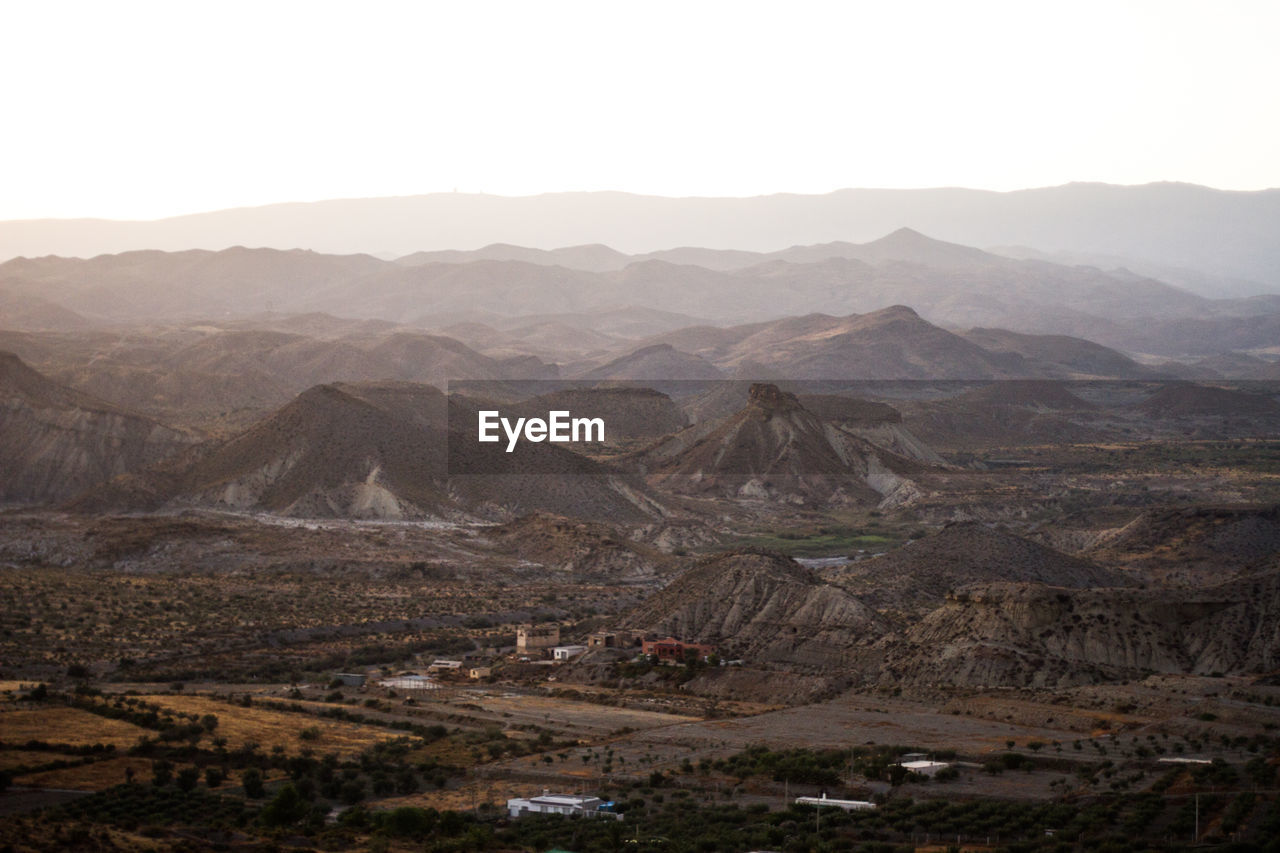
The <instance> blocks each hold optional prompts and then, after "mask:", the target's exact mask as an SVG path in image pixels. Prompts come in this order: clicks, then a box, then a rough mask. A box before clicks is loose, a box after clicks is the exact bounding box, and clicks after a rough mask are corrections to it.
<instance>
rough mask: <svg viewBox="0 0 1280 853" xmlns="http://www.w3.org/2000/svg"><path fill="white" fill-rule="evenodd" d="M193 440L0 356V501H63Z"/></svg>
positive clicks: (14, 358)
mask: <svg viewBox="0 0 1280 853" xmlns="http://www.w3.org/2000/svg"><path fill="white" fill-rule="evenodd" d="M194 441H195V437H194V436H192V435H189V434H187V433H184V432H181V431H179V430H176V429H172V428H170V427H167V426H165V425H163V424H161V423H159V422H157V421H155V420H152V419H151V418H147V417H145V416H143V415H140V414H138V413H136V412H131V411H128V410H126V409H123V408H120V407H118V406H115V405H113V404H111V403H107V402H105V401H103V400H99V399H97V398H94V397H91V396H89V395H88V394H84V393H81V392H79V391H73V390H72V389H70V388H67V387H65V386H62V385H59V384H57V383H55V382H53V381H51V380H49V379H48V378H46V377H45V376H43V375H41V374H40V373H38V372H36V371H35V370H33V369H31V368H30V367H28V366H27V365H26V364H24V363H23V362H22V360H21V359H19V358H18V357H17V356H15V355H13V354H12V353H7V352H0V471H3V472H4V475H3V477H0V502H5V503H9V502H13V503H48V502H52V501H61V500H65V499H67V498H70V497H72V496H73V495H76V494H78V493H79V492H81V491H84V490H85V489H89V488H93V487H95V486H98V485H101V484H102V483H105V482H106V481H108V480H110V479H111V478H113V477H115V476H117V475H120V474H126V473H129V472H131V471H137V470H140V469H142V468H144V467H146V466H148V465H151V464H154V463H156V462H159V461H161V460H163V459H166V458H168V457H171V456H173V455H175V454H177V453H180V452H181V451H183V450H184V449H185V448H187V447H189V446H190V445H191V444H192V443H193V442H194Z"/></svg>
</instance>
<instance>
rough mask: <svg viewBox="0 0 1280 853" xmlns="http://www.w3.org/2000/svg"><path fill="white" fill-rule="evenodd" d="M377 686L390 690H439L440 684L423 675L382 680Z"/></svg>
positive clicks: (398, 676) (399, 676)
mask: <svg viewBox="0 0 1280 853" xmlns="http://www.w3.org/2000/svg"><path fill="white" fill-rule="evenodd" d="M378 686H379V687H389V688H391V689H392V690H439V689H440V682H438V681H436V680H435V679H432V678H427V677H426V676H425V675H397V676H394V677H392V678H384V679H382V680H381V681H379V682H378Z"/></svg>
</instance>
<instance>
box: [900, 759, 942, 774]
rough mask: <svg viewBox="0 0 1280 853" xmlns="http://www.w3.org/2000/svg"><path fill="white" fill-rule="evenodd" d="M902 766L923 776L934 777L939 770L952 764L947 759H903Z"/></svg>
mask: <svg viewBox="0 0 1280 853" xmlns="http://www.w3.org/2000/svg"><path fill="white" fill-rule="evenodd" d="M902 766H903V767H905V768H906V769H908V770H910V771H911V772H912V773H919V774H920V775H921V776H928V777H930V778H932V777H933V776H935V775H937V773H938V771H939V770H945V769H946V768H947V767H950V766H951V765H949V764H948V763H947V762H945V761H903V762H902Z"/></svg>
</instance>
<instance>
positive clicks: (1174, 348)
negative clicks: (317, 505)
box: [0, 229, 1280, 362]
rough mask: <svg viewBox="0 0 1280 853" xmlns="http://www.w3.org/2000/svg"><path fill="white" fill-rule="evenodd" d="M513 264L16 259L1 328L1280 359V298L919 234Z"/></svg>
mask: <svg viewBox="0 0 1280 853" xmlns="http://www.w3.org/2000/svg"><path fill="white" fill-rule="evenodd" d="M514 248H515V247H504V251H501V252H493V251H488V250H481V251H479V252H474V253H459V252H450V253H444V254H443V255H441V256H436V255H433V254H429V253H428V254H423V253H418V254H416V255H413V256H409V257H405V258H401V259H400V260H398V261H385V260H380V259H378V258H375V257H373V256H370V255H325V254H318V253H315V252H311V251H302V250H288V251H281V250H275V249H246V248H243V247H235V248H230V249H224V250H221V251H217V252H213V251H207V250H187V251H182V252H173V253H165V252H156V251H139V252H127V253H123V254H119V255H101V256H97V257H94V258H90V259H88V260H81V259H76V258H64V257H41V258H34V259H27V258H17V259H13V260H10V261H8V262H6V263H3V264H0V311H3V312H4V313H3V315H0V320H2V321H3V322H2V325H3V327H5V328H9V329H24V330H54V331H57V330H62V331H75V330H82V329H85V328H87V327H91V326H99V327H102V326H119V325H122V324H137V323H140V322H169V323H172V322H182V323H188V324H191V323H209V322H214V323H223V324H225V323H227V322H235V321H239V322H243V321H244V320H245V319H246V318H249V317H254V316H262V315H263V314H264V313H266V314H267V315H268V316H270V315H272V314H273V313H274V314H275V315H278V314H287V315H295V314H301V315H315V314H317V313H320V314H330V315H334V316H337V317H343V318H352V319H357V320H365V321H381V322H384V323H390V324H395V325H400V326H407V327H411V328H414V329H418V330H424V329H425V330H431V331H435V332H437V333H441V334H444V335H446V336H453V337H457V338H458V339H460V340H462V341H463V342H465V343H467V344H468V345H470V346H472V347H473V348H476V349H478V350H481V351H484V352H486V353H489V354H492V355H494V356H495V357H510V356H515V355H531V356H535V357H540V358H543V359H545V360H555V361H559V362H573V361H576V360H579V359H592V358H595V357H597V356H599V355H601V354H606V353H612V354H613V355H614V356H616V355H618V354H619V352H618V349H619V345H620V344H621V343H624V342H627V341H634V340H637V339H645V338H655V337H660V336H661V335H662V334H664V333H673V332H675V331H677V330H688V331H687V332H686V334H685V337H686V338H688V337H690V336H696V337H698V338H699V340H700V343H701V344H702V345H703V346H714V344H715V342H716V341H717V340H718V338H717V335H716V333H715V332H713V331H710V330H711V329H715V328H719V327H722V326H725V325H735V324H737V325H741V324H744V323H745V324H750V323H756V322H773V321H776V320H778V319H781V318H782V317H785V316H805V315H808V314H812V313H820V314H829V315H833V316H847V315H850V314H865V313H872V312H875V311H879V310H882V309H884V308H887V307H890V306H893V305H909V306H911V307H912V309H914V310H915V311H916V312H917V313H918V314H920V316H922V317H923V318H925V319H927V320H929V321H930V322H932V323H935V324H938V325H941V326H943V327H946V328H948V329H950V330H955V331H961V330H965V329H969V328H1001V329H1007V330H1010V331H1011V332H1014V333H1022V334H1035V335H1064V336H1074V337H1085V338H1088V339H1089V340H1091V341H1094V342H1096V343H1098V344H1102V345H1105V346H1108V347H1113V348H1117V347H1118V348H1120V349H1123V350H1129V351H1134V352H1145V353H1151V354H1155V355H1160V356H1166V357H1173V356H1179V357H1184V358H1185V357H1191V356H1203V355H1214V354H1217V353H1221V352H1226V351H1236V350H1251V349H1265V348H1267V347H1271V346H1274V341H1275V339H1276V338H1275V333H1276V331H1277V329H1280V325H1277V324H1278V323H1280V295H1269V296H1268V295H1263V296H1254V297H1251V298H1247V299H1245V298H1207V297H1205V296H1201V295H1197V294H1195V293H1192V292H1190V291H1188V290H1185V289H1182V288H1179V287H1176V286H1173V285H1171V284H1168V283H1166V282H1162V281H1159V280H1157V279H1154V278H1150V277H1146V276H1142V275H1138V274H1135V273H1133V272H1131V271H1129V270H1127V269H1110V270H1105V271H1104V270H1102V269H1099V268H1096V267H1087V266H1069V265H1063V264H1056V263H1051V262H1048V261H1043V260H1024V259H1016V258H1009V257H1005V256H1001V255H997V254H992V253H990V252H984V251H981V250H979V249H976V248H972V247H968V246H963V245H957V244H952V243H946V242H943V241H940V240H937V239H934V238H931V237H927V236H925V235H923V234H921V233H919V232H916V231H912V230H909V229H899V230H897V231H894V232H892V233H890V234H888V235H887V236H884V237H881V238H880V239H878V240H874V241H871V242H869V243H863V244H855V243H849V242H834V243H827V244H817V245H808V246H797V247H794V248H792V249H790V250H786V251H783V252H777V253H773V254H771V255H758V256H751V257H747V256H744V255H743V254H742V253H736V254H735V255H734V256H733V257H734V258H735V259H736V260H735V261H734V263H735V264H736V263H739V262H743V263H745V262H747V261H751V263H748V264H747V265H746V266H734V265H731V264H729V263H728V262H727V261H726V260H725V259H724V258H723V257H722V256H721V255H720V254H719V253H716V252H709V251H704V250H693V249H689V250H681V251H680V252H677V253H674V254H670V255H668V256H667V257H650V256H634V257H626V256H622V257H623V259H624V260H625V261H626V262H625V263H624V264H622V265H621V266H616V265H615V266H613V267H611V268H608V269H599V268H598V267H600V266H601V264H599V263H591V264H588V266H590V267H592V268H588V269H581V268H573V267H569V266H563V265H558V264H556V265H552V264H548V263H542V262H531V261H529V260H525V259H523V258H525V257H526V256H527V255H528V251H521V252H516V251H506V250H505V249H514ZM601 249H602V250H603V247H601ZM529 251H532V250H529ZM547 254H549V255H550V257H552V258H554V259H555V260H557V261H563V262H565V263H573V262H577V261H578V260H579V257H580V255H579V254H575V253H573V252H568V251H566V252H563V253H560V254H556V253H544V255H547ZM616 254H617V253H613V254H612V255H609V256H610V257H612V256H614V255H616ZM659 254H662V253H659ZM441 257H442V258H444V260H441V259H440V258H441ZM586 257H588V258H594V257H596V256H595V255H587V256H586ZM668 257H670V258H678V259H679V260H680V262H679V263H677V262H674V261H673V260H670V259H667V258H668ZM542 260H544V261H545V260H547V258H546V257H543V258H542ZM691 261H701V262H702V263H705V264H708V265H709V266H703V265H699V264H698V263H692V262H691ZM620 263H621V262H620ZM654 342H657V340H655V341H654ZM1005 343H1006V344H1008V345H1011V346H1014V347H1015V348H1016V344H1011V343H1010V342H1009V341H1006V342H1005ZM677 348H678V349H684V350H688V349H689V348H688V347H680V346H679V345H677Z"/></svg>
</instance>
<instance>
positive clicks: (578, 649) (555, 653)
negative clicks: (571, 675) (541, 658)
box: [551, 646, 587, 660]
mask: <svg viewBox="0 0 1280 853" xmlns="http://www.w3.org/2000/svg"><path fill="white" fill-rule="evenodd" d="M586 650H587V647H586V646H556V647H555V648H554V649H552V650H551V656H552V657H553V658H555V659H556V660H572V659H573V658H576V657H577V656H578V655H580V654H582V653H583V652H585V651H586Z"/></svg>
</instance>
